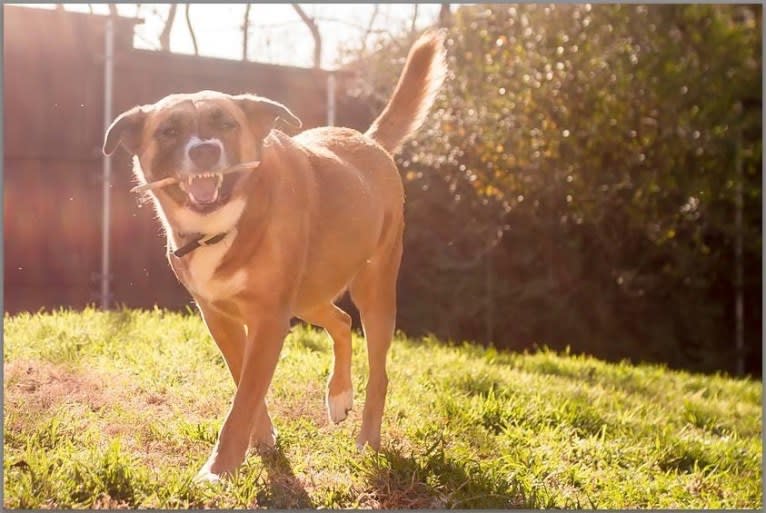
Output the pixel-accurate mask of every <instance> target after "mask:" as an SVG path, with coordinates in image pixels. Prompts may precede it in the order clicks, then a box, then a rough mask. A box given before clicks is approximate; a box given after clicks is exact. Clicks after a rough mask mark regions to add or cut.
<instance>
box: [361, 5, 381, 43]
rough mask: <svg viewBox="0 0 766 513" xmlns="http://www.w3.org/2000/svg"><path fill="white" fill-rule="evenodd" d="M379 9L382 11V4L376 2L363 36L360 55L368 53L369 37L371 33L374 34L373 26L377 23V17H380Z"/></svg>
mask: <svg viewBox="0 0 766 513" xmlns="http://www.w3.org/2000/svg"><path fill="white" fill-rule="evenodd" d="M379 11H380V5H378V4H375V5H373V6H372V13H371V14H370V21H369V23H367V30H365V32H364V36H362V48H361V50H360V52H359V54H360V55H364V54H365V53H367V39H368V38H369V37H370V34H372V27H373V26H374V25H375V19H376V18H377V17H378V12H379Z"/></svg>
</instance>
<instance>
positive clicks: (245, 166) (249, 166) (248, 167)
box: [130, 160, 261, 193]
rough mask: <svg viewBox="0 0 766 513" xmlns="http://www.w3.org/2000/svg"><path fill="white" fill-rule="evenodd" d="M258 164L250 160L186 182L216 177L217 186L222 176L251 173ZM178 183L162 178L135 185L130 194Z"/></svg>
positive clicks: (172, 179) (176, 180)
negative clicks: (242, 172)
mask: <svg viewBox="0 0 766 513" xmlns="http://www.w3.org/2000/svg"><path fill="white" fill-rule="evenodd" d="M260 164H261V161H260V160H251V161H250V162H241V163H239V164H236V165H234V166H231V167H229V168H227V169H223V170H221V171H217V172H215V173H205V174H200V175H191V176H189V177H188V178H187V179H186V180H187V181H191V180H192V179H194V178H198V177H207V176H209V177H213V176H216V177H218V180H219V185H220V182H221V181H222V180H223V175H228V174H231V173H239V172H241V171H252V170H253V169H255V168H257V167H258V166H259V165H260ZM180 182H181V181H180V180H179V179H178V178H176V177H174V176H169V177H167V178H163V179H162V180H157V181H155V182H149V183H145V184H141V185H136V186H135V187H133V188H132V189H130V192H137V193H140V192H146V191H150V190H155V189H162V188H163V187H167V186H168V185H174V184H178V183H180Z"/></svg>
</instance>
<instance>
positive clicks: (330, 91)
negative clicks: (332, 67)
mask: <svg viewBox="0 0 766 513" xmlns="http://www.w3.org/2000/svg"><path fill="white" fill-rule="evenodd" d="M327 126H335V73H333V72H332V71H331V72H329V73H328V74H327Z"/></svg>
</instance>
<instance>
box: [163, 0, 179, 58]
mask: <svg viewBox="0 0 766 513" xmlns="http://www.w3.org/2000/svg"><path fill="white" fill-rule="evenodd" d="M177 7H178V4H170V11H168V17H167V19H166V20H165V26H164V27H163V28H162V33H161V34H160V49H161V50H163V51H165V52H169V51H170V31H171V30H172V29H173V22H174V21H175V19H176V8H177Z"/></svg>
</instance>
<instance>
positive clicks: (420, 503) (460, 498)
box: [365, 449, 530, 509]
mask: <svg viewBox="0 0 766 513" xmlns="http://www.w3.org/2000/svg"><path fill="white" fill-rule="evenodd" d="M365 474H366V476H365V477H366V481H367V486H368V490H369V492H368V493H370V495H371V496H372V497H374V500H375V502H376V504H375V505H374V507H375V508H380V509H433V508H437V509H445V508H447V509H456V508H457V509H473V508H480V509H486V508H491V509H509V508H510V509H516V508H526V507H530V504H529V503H528V501H527V500H525V498H523V497H522V496H520V494H518V493H513V492H509V490H502V491H501V490H498V489H497V486H495V485H493V483H492V482H491V481H490V479H488V478H486V477H485V476H482V475H481V473H479V472H473V471H471V469H469V468H466V466H464V465H460V464H458V463H457V462H455V461H451V460H448V459H445V458H444V457H443V456H442V457H438V456H437V455H434V457H428V458H426V460H425V461H424V460H423V458H420V457H414V456H412V455H404V454H402V453H401V452H399V451H398V450H395V449H384V450H382V451H381V452H380V453H378V454H377V455H375V456H374V458H373V460H372V464H371V465H370V466H368V467H367V469H366V472H365Z"/></svg>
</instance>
